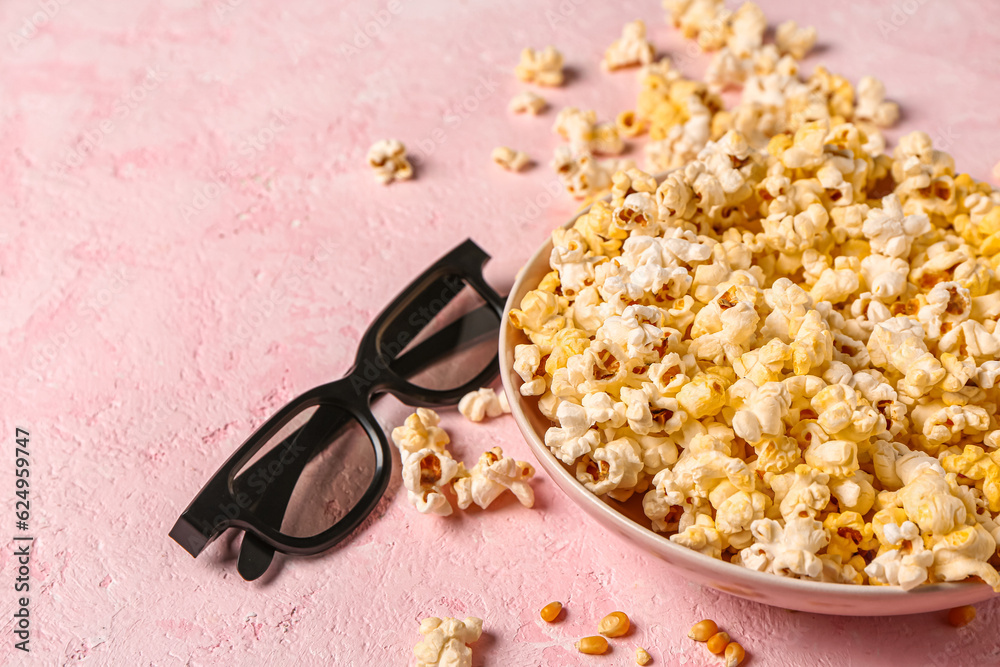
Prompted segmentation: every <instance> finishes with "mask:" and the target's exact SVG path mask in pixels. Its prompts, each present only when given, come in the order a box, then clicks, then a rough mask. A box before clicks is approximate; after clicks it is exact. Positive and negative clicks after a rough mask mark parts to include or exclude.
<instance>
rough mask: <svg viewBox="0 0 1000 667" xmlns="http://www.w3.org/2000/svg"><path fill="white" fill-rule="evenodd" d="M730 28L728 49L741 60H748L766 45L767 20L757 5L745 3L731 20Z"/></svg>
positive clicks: (729, 22) (727, 41)
mask: <svg viewBox="0 0 1000 667" xmlns="http://www.w3.org/2000/svg"><path fill="white" fill-rule="evenodd" d="M728 28H729V35H728V36H727V38H726V48H728V49H729V50H730V51H732V52H733V53H734V54H736V55H737V56H739V57H741V58H747V57H749V56H750V55H751V54H753V53H755V52H756V51H757V50H758V49H760V47H761V45H762V44H763V43H764V31H765V30H767V18H766V17H765V16H764V12H763V11H761V9H760V7H758V6H757V5H756V4H755V3H753V2H744V3H743V4H742V5H740V7H739V9H737V10H736V11H735V12H734V13H733V15H732V16H731V17H730V18H729V21H728Z"/></svg>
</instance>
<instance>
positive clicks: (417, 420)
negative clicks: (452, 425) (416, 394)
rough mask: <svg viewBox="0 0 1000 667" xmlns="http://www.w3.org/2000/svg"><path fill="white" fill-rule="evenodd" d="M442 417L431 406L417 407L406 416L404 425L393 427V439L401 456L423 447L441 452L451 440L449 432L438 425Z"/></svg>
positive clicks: (404, 456) (403, 456)
mask: <svg viewBox="0 0 1000 667" xmlns="http://www.w3.org/2000/svg"><path fill="white" fill-rule="evenodd" d="M440 423H441V417H440V416H439V415H438V413H436V412H434V411H433V410H431V409H430V408H417V411H416V412H414V413H413V414H411V415H410V416H409V417H407V418H406V421H405V422H403V425H402V426H397V427H396V428H394V429H392V433H391V434H390V435H391V436H392V441H393V442H394V443H396V447H397V448H398V449H399V455H400V458H403V459H405V458H407V457H408V456H409V455H411V454H414V453H416V452H419V451H421V450H423V449H430V450H432V451H435V452H437V453H439V454H442V453H444V451H445V447H446V446H447V445H448V443H449V442H451V439H450V438H449V437H448V434H447V433H446V432H445V430H444V429H443V428H441V427H440V426H438V424H440Z"/></svg>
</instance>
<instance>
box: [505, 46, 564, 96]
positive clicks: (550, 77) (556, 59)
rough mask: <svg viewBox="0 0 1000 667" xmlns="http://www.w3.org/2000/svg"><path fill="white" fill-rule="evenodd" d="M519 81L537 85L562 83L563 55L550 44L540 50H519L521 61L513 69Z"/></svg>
mask: <svg viewBox="0 0 1000 667" xmlns="http://www.w3.org/2000/svg"><path fill="white" fill-rule="evenodd" d="M514 74H515V75H516V76H517V78H518V79H520V80H521V81H525V82H528V83H536V84H538V85H539V86H561V85H562V84H563V56H562V54H561V53H559V51H557V50H556V49H555V48H554V47H552V46H546V47H545V49H544V50H542V51H535V50H534V49H529V48H526V49H524V50H522V51H521V62H520V63H518V65H517V67H516V68H515V69H514Z"/></svg>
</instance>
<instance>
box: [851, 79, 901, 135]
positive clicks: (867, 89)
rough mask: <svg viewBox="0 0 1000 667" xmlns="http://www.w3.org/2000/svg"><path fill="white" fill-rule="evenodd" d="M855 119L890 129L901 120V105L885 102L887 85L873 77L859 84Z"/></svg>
mask: <svg viewBox="0 0 1000 667" xmlns="http://www.w3.org/2000/svg"><path fill="white" fill-rule="evenodd" d="M854 117H855V118H857V119H859V120H868V121H871V122H873V123H875V124H876V125H878V126H879V127H890V126H892V125H895V124H896V121H897V120H899V105H898V104H896V103H895V102H887V101H886V100H885V85H884V84H883V83H882V82H881V81H879V80H878V79H876V78H875V77H873V76H866V77H862V79H861V81H859V82H858V102H857V106H856V107H855V109H854Z"/></svg>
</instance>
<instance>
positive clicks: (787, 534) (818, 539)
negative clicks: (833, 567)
mask: <svg viewBox="0 0 1000 667" xmlns="http://www.w3.org/2000/svg"><path fill="white" fill-rule="evenodd" d="M750 531H751V533H753V538H754V543H753V544H752V545H750V546H749V547H747V548H746V549H743V550H742V551H740V563H741V564H742V565H743V566H744V567H748V568H750V569H752V570H757V571H759V572H771V573H772V574H778V575H782V576H788V575H793V574H794V575H799V576H802V577H806V578H810V579H816V578H818V577H819V576H820V574H821V573H822V572H823V563H822V561H820V559H819V558H818V557H817V556H816V554H817V552H819V550H820V549H822V548H823V547H825V546H826V545H827V543H828V542H829V541H830V538H829V537H828V536H827V533H826V531H825V530H824V529H823V524H822V523H820V522H819V521H816V520H815V519H811V518H808V517H795V518H793V519H790V520H788V521H787V522H786V523H785V524H784V525H782V524H781V523H779V522H778V521H775V520H773V519H759V520H757V521H754V522H753V525H752V526H751V528H750Z"/></svg>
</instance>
